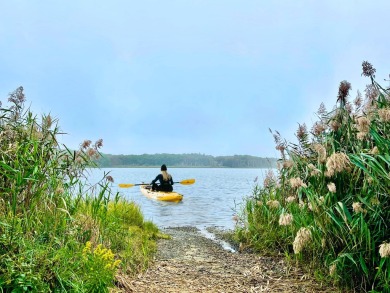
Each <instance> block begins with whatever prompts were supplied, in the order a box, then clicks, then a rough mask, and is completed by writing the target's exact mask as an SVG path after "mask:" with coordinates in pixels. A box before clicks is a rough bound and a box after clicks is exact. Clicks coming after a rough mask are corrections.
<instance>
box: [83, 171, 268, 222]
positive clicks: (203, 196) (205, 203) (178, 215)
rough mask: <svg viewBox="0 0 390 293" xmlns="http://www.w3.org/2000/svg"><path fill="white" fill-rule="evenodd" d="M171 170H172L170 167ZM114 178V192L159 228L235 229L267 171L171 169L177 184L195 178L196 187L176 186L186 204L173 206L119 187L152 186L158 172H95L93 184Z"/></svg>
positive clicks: (132, 189) (136, 188)
mask: <svg viewBox="0 0 390 293" xmlns="http://www.w3.org/2000/svg"><path fill="white" fill-rule="evenodd" d="M168 167H169V166H168ZM108 171H109V172H110V175H111V176H112V177H113V178H114V180H115V184H113V186H112V187H113V190H114V191H115V190H118V191H119V192H120V194H121V195H122V196H123V197H125V198H127V199H130V200H133V201H134V202H136V203H137V204H138V205H139V206H140V208H141V211H142V213H143V215H144V217H145V219H146V220H151V221H153V222H154V223H155V224H157V225H158V226H159V227H178V226H195V227H198V228H200V229H201V230H203V229H202V228H204V227H212V226H216V227H219V228H221V229H233V228H234V221H233V216H234V215H235V214H236V211H238V210H239V209H240V208H241V203H242V201H243V198H244V197H247V196H249V195H251V194H252V190H253V187H254V185H255V183H254V180H255V178H256V177H257V176H258V178H259V181H260V182H262V178H264V176H265V173H266V171H267V170H265V169H219V168H170V169H169V170H168V171H169V172H170V173H171V174H172V176H173V179H174V181H181V180H184V179H190V178H194V179H195V180H196V182H195V184H192V185H181V184H175V185H174V190H175V191H176V192H179V193H181V194H183V195H184V198H183V201H182V202H179V203H169V202H162V201H155V200H151V199H149V198H146V197H145V196H143V195H142V194H141V192H140V190H139V186H134V187H132V188H119V187H117V186H118V184H119V183H133V184H136V183H142V182H147V183H149V182H150V181H152V179H154V178H155V176H156V175H157V174H158V173H159V169H158V168H114V169H94V170H92V171H91V176H90V178H91V181H92V182H94V181H95V180H98V179H100V178H101V176H102V174H103V172H108Z"/></svg>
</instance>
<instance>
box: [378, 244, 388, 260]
mask: <svg viewBox="0 0 390 293" xmlns="http://www.w3.org/2000/svg"><path fill="white" fill-rule="evenodd" d="M379 255H380V256H381V258H385V257H390V243H382V244H381V245H379Z"/></svg>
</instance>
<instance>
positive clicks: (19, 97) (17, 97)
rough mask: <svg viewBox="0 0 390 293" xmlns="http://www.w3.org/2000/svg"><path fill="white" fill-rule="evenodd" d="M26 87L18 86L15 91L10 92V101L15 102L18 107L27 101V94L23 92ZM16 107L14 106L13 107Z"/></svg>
mask: <svg viewBox="0 0 390 293" xmlns="http://www.w3.org/2000/svg"><path fill="white" fill-rule="evenodd" d="M23 91H24V89H23V87H22V86H20V87H18V88H17V89H16V90H15V91H13V92H12V93H10V94H9V97H8V102H11V103H13V104H15V106H17V107H18V108H20V107H21V106H22V105H23V103H24V102H25V101H26V96H25V95H24V93H23ZM12 109H14V108H12Z"/></svg>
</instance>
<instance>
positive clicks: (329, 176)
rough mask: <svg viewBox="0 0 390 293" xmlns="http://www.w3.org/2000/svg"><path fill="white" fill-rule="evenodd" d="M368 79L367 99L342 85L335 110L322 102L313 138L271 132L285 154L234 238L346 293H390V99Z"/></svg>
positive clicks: (368, 70) (302, 129)
mask: <svg viewBox="0 0 390 293" xmlns="http://www.w3.org/2000/svg"><path fill="white" fill-rule="evenodd" d="M362 66H363V75H365V76H367V77H368V78H369V79H370V84H369V85H368V86H367V88H366V90H365V98H364V99H363V97H362V95H361V94H360V93H359V92H358V94H357V97H356V98H355V100H354V101H353V102H350V101H349V100H348V97H349V92H350V90H351V85H350V84H349V83H348V82H347V81H342V82H341V83H340V87H339V92H338V96H337V105H336V106H335V108H334V109H333V110H332V111H326V109H325V107H324V105H323V104H321V106H320V109H319V111H318V121H317V122H316V123H315V124H314V125H313V127H312V128H311V130H310V132H309V131H308V130H307V127H306V125H304V124H303V125H299V129H298V131H297V133H296V137H297V140H298V142H297V143H288V142H286V141H285V140H283V139H282V138H281V136H280V134H279V133H278V132H277V131H276V132H272V131H271V132H272V133H273V135H274V139H275V142H276V148H277V149H278V150H279V151H280V152H281V158H280V160H279V171H278V174H273V173H272V172H270V173H269V174H268V175H267V176H266V178H265V180H264V184H263V186H262V187H259V186H256V187H255V189H254V192H253V196H252V197H251V198H249V199H248V200H247V202H246V206H245V208H244V209H243V213H242V217H241V220H242V222H241V223H242V225H239V226H238V227H237V230H236V237H237V238H238V239H239V240H240V241H242V242H247V243H249V244H250V245H251V246H252V247H253V248H255V249H257V250H258V251H263V252H264V251H267V252H275V250H276V251H279V252H282V253H284V254H286V255H288V256H289V259H291V257H295V259H296V260H298V261H301V262H302V263H303V264H305V265H306V266H307V267H308V268H309V269H311V270H312V271H313V272H315V273H316V274H317V276H319V277H321V278H324V279H328V280H329V279H330V280H333V281H334V282H335V283H337V284H339V285H340V287H341V288H350V289H353V290H357V291H370V292H390V200H389V197H390V195H389V194H390V131H389V130H390V94H389V89H385V88H383V87H382V86H381V85H379V84H378V83H377V82H376V81H375V79H374V78H375V75H374V74H375V69H374V68H373V67H372V65H371V64H369V63H368V62H363V65H362Z"/></svg>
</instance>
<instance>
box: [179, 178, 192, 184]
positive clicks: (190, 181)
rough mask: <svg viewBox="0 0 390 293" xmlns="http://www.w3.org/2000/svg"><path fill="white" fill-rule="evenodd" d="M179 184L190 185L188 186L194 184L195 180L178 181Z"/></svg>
mask: <svg viewBox="0 0 390 293" xmlns="http://www.w3.org/2000/svg"><path fill="white" fill-rule="evenodd" d="M179 183H180V184H183V185H190V184H194V183H195V179H185V180H182V181H180V182H179Z"/></svg>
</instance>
